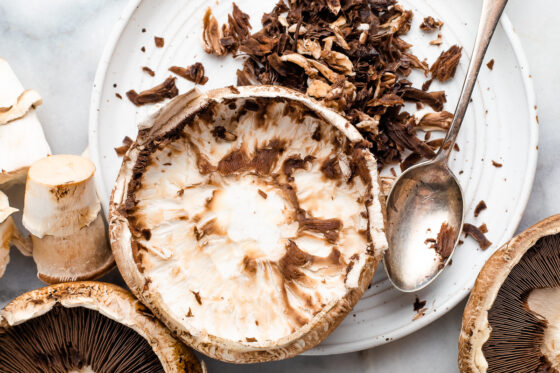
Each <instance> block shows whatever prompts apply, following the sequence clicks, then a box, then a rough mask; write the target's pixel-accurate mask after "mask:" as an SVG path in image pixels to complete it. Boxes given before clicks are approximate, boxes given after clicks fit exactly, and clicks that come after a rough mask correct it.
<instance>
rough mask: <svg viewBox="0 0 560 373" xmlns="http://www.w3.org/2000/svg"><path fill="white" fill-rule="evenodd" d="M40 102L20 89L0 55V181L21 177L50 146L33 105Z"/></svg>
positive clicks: (15, 77) (13, 180)
mask: <svg viewBox="0 0 560 373" xmlns="http://www.w3.org/2000/svg"><path fill="white" fill-rule="evenodd" d="M41 103H42V100H41V96H39V94H38V93H37V92H35V91H33V90H24V88H23V86H22V85H21V83H20V81H19V80H18V78H17V76H16V74H15V73H14V71H13V70H12V69H11V67H10V65H9V64H8V62H6V60H4V59H2V58H0V185H1V186H2V187H6V186H7V185H9V184H13V183H16V182H22V181H25V174H26V172H27V169H28V168H29V166H30V165H31V164H32V163H33V162H35V161H36V160H38V159H41V158H43V157H45V156H47V155H48V154H50V152H51V150H50V147H49V144H48V143H47V140H46V139H45V134H44V133H43V128H42V127H41V123H40V122H39V119H38V117H37V114H36V113H35V107H36V106H38V105H40V104H41Z"/></svg>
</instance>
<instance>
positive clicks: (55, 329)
mask: <svg viewBox="0 0 560 373" xmlns="http://www.w3.org/2000/svg"><path fill="white" fill-rule="evenodd" d="M0 371H1V372H10V373H11V372H14V373H15V372H18V373H21V372H25V373H34V372H47V371H48V372H53V373H58V372H60V373H67V372H83V373H86V372H87V373H101V372H111V373H120V372H122V373H124V372H135V373H155V372H166V373H179V372H182V373H185V372H188V373H201V372H205V371H206V368H205V365H204V363H200V362H199V361H198V360H197V358H196V357H195V356H194V354H193V353H192V351H191V350H189V349H188V348H187V347H186V346H185V345H184V344H182V343H181V342H179V341H178V340H176V339H175V338H174V337H173V336H172V335H171V333H170V332H169V330H168V329H167V328H165V326H163V324H161V323H160V322H159V321H158V320H157V319H156V318H155V317H153V315H152V314H151V313H150V311H149V310H148V309H147V308H146V307H144V306H143V305H142V304H141V303H140V302H138V300H136V299H135V298H134V297H133V296H132V294H130V293H129V292H128V291H126V290H124V289H122V288H120V287H118V286H115V285H111V284H105V283H101V282H74V283H66V284H58V285H52V286H49V287H46V288H43V289H38V290H34V291H31V292H29V293H26V294H23V295H21V296H19V297H17V298H16V299H14V300H13V301H11V302H10V303H9V304H8V305H7V306H6V307H5V308H4V309H3V310H2V311H0Z"/></svg>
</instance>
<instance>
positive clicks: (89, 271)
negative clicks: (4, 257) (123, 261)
mask: <svg viewBox="0 0 560 373" xmlns="http://www.w3.org/2000/svg"><path fill="white" fill-rule="evenodd" d="M31 240H32V241H33V259H34V260H35V263H36V264H37V272H38V273H37V276H38V277H39V279H40V280H41V281H44V282H46V283H48V284H54V283H58V282H68V281H79V280H86V279H88V280H91V279H95V278H98V277H100V276H102V275H103V274H105V273H106V272H107V270H108V269H110V268H111V267H112V266H113V256H112V255H111V249H110V247H109V244H108V241H107V235H106V234H105V223H104V221H103V217H102V216H101V214H99V215H97V218H96V219H95V220H94V221H93V222H92V223H91V224H90V225H88V226H85V227H83V228H81V229H80V230H78V231H77V232H76V233H73V234H70V235H68V236H63V237H56V236H50V235H46V236H43V237H42V238H39V237H37V236H34V235H31Z"/></svg>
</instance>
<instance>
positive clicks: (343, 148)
mask: <svg viewBox="0 0 560 373" xmlns="http://www.w3.org/2000/svg"><path fill="white" fill-rule="evenodd" d="M208 112H210V114H209V113H208ZM160 140H161V139H160ZM148 148H149V146H148ZM362 151H363V149H361V148H360V146H359V144H354V143H352V142H350V141H348V140H347V138H346V137H345V136H344V134H343V133H342V132H341V131H340V130H338V129H336V128H335V127H334V126H332V125H330V124H328V123H326V122H325V121H324V120H323V119H322V118H319V117H317V115H314V114H313V112H312V111H310V110H309V109H307V108H306V107H305V106H304V105H302V104H299V103H296V102H290V103H285V102H282V101H281V100H279V101H275V100H270V101H259V100H252V99H247V100H244V99H238V100H231V101H230V102H228V101H227V100H225V101H224V102H221V103H214V104H213V106H212V105H211V106H210V108H209V109H207V110H206V112H205V113H204V114H201V115H199V116H195V118H194V119H193V120H191V122H189V123H188V124H186V125H185V127H184V128H183V129H182V130H181V132H180V133H177V132H176V131H175V132H173V137H172V138H171V139H169V140H168V141H167V142H166V143H164V142H161V143H159V144H157V145H156V146H155V149H154V150H153V152H152V153H150V154H147V155H140V156H139V158H140V159H141V160H142V162H143V163H144V164H145V165H147V166H145V168H144V169H143V170H141V171H142V172H143V174H142V177H141V179H140V180H139V182H138V183H137V184H135V185H136V186H137V189H136V190H134V191H133V192H131V191H130V190H129V196H133V197H132V198H134V202H133V203H129V204H128V205H129V206H130V205H132V204H134V208H132V209H130V212H129V213H128V219H129V221H130V226H131V228H132V233H133V235H134V239H133V243H132V250H133V255H134V257H135V260H136V263H137V265H138V267H139V269H140V271H141V272H143V275H144V276H145V277H146V279H147V280H148V281H147V283H146V287H147V288H149V289H150V291H153V292H156V293H157V294H158V296H159V297H161V299H162V300H163V302H164V303H165V304H166V306H167V307H168V308H169V311H170V312H171V314H172V316H173V317H175V318H176V319H177V320H180V322H182V323H184V325H189V332H191V333H194V334H196V333H201V334H205V333H208V334H211V335H218V336H220V337H222V338H226V339H229V340H233V341H240V342H243V343H255V342H256V343H262V342H264V341H271V340H277V339H280V338H282V337H286V336H288V335H289V334H290V333H293V332H295V331H296V330H297V329H298V328H300V327H302V326H303V325H304V324H306V323H307V322H309V321H310V320H311V319H312V318H313V317H314V316H315V315H316V314H317V313H319V312H320V311H321V310H322V309H324V307H325V306H326V305H327V304H329V303H330V302H333V301H336V300H338V299H341V298H342V297H344V296H345V294H347V292H349V291H350V289H353V288H357V287H358V283H359V276H360V273H361V269H362V268H363V267H364V265H365V263H366V261H367V256H368V255H371V251H370V250H371V237H370V234H369V222H368V209H367V206H368V203H370V201H369V200H368V199H370V198H371V197H370V195H371V194H370V193H371V179H370V176H369V173H368V169H367V166H366V165H365V159H363V152H362ZM142 157H143V158H142ZM140 166H141V164H140V163H137V165H136V167H135V171H136V172H138V170H140Z"/></svg>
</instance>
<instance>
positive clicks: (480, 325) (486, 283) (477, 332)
mask: <svg viewBox="0 0 560 373" xmlns="http://www.w3.org/2000/svg"><path fill="white" fill-rule="evenodd" d="M559 290H560V215H556V216H552V217H550V218H548V219H545V220H543V221H541V222H539V223H538V224H536V225H534V226H532V227H531V228H529V229H527V230H526V231H524V232H522V233H521V234H519V235H518V236H516V237H514V238H513V239H512V240H511V241H509V242H508V243H506V244H505V245H504V246H502V247H501V248H500V249H499V250H498V251H496V253H494V255H492V257H491V258H490V259H489V260H488V261H487V262H486V264H485V265H484V267H483V268H482V270H481V271H480V273H479V275H478V278H477V280H476V283H475V286H474V288H473V290H472V293H471V295H470V297H469V300H468V303H467V306H466V308H465V311H464V314H463V325H462V329H461V335H460V339H459V368H460V370H461V372H514V371H515V372H545V371H546V372H557V371H558V370H557V369H558V368H559V367H560V343H559V341H560V331H559V330H560V309H558V308H557V306H558V305H559V304H560V291H559ZM543 299H546V302H543ZM548 369H550V370H548Z"/></svg>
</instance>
